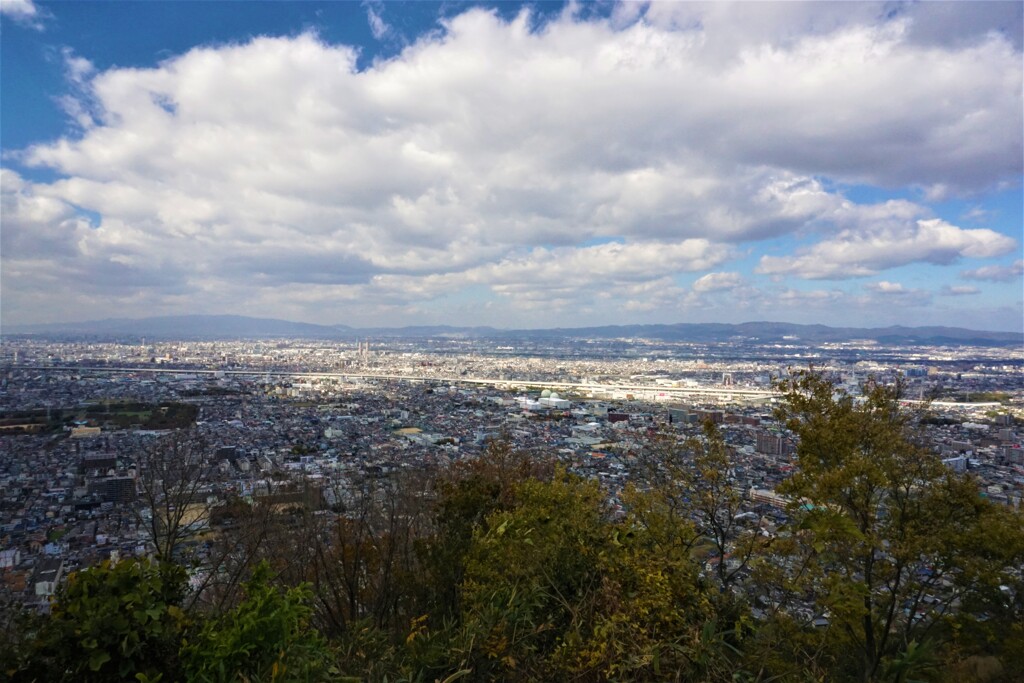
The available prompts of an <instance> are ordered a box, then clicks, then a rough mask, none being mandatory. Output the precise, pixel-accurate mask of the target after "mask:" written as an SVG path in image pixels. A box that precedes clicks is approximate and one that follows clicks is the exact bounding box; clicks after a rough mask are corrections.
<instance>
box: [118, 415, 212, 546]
mask: <svg viewBox="0 0 1024 683" xmlns="http://www.w3.org/2000/svg"><path fill="white" fill-rule="evenodd" d="M206 451H207V449H206V444H205V443H204V441H203V440H202V439H201V438H199V436H198V435H197V434H196V433H195V432H194V431H189V430H178V431H175V432H173V433H172V434H171V435H169V436H167V437H161V438H160V439H159V440H158V441H157V442H155V443H153V444H151V445H149V446H148V447H146V448H144V449H142V450H141V451H140V452H139V453H138V454H137V456H136V466H137V467H138V490H139V500H138V501H137V502H136V506H135V512H136V518H137V519H138V520H139V522H140V524H141V525H142V526H143V527H145V528H146V529H147V531H148V532H149V536H150V540H151V542H152V543H153V546H154V549H155V553H156V557H157V558H159V559H160V560H162V561H164V562H172V561H174V560H175V553H176V551H177V550H178V549H179V547H180V545H181V543H182V541H184V540H185V539H187V538H189V537H190V536H192V535H193V534H194V533H195V532H196V531H198V530H199V529H200V528H202V527H203V526H204V525H205V524H206V522H207V511H206V509H205V504H204V503H205V502H204V501H203V497H202V487H203V486H204V485H205V484H207V483H208V474H209V472H210V469H211V468H212V462H211V458H210V456H209V454H208V453H207V452H206Z"/></svg>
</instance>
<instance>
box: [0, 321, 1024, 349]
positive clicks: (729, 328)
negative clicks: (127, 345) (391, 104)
mask: <svg viewBox="0 0 1024 683" xmlns="http://www.w3.org/2000/svg"><path fill="white" fill-rule="evenodd" d="M2 333H3V334H4V335H6V336H11V335H35V336H43V337H50V338H56V337H60V338H92V339H137V338H140V337H146V338H149V339H270V338H279V339H283V338H292V339H295V338H302V339H365V338H386V337H390V338H407V339H411V338H417V337H420V338H422V337H460V338H492V339H493V338H505V339H511V338H522V339H569V338H589V339H617V338H643V339H655V340H662V341H694V342H722V341H729V340H737V339H746V340H750V341H760V342H784V341H800V342H805V343H823V342H843V341H851V340H857V339H865V340H874V341H877V342H880V343H883V344H899V345H913V344H931V345H975V346H1014V345H1018V346H1020V345H1024V334H1022V333H1019V332H984V331H979V330H968V329H964V328H960V327H903V326H893V327H875V328H859V327H828V326H826V325H797V324H794V323H773V322H749V323H740V324H726V323H678V324H674V325H606V326H602V327H575V328H572V327H567V328H554V329H533V330H529V329H526V330H502V329H496V328H493V327H452V326H448V325H436V326H414V327H371V328H354V327H349V326H347V325H315V324H312V323H297V322H290V321H287V320H276V319H272V318H250V317H246V316H240V315H180V316H161V317H154V318H141V319H129V318H111V319H107V320H93V321H89V322H79V323H54V324H45V325H17V326H14V325H11V326H7V327H6V328H5V329H4V330H2Z"/></svg>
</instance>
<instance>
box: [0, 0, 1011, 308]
mask: <svg viewBox="0 0 1024 683" xmlns="http://www.w3.org/2000/svg"><path fill="white" fill-rule="evenodd" d="M366 11H367V20H368V21H369V22H370V25H371V29H372V30H373V31H374V33H375V35H378V34H379V35H378V37H382V36H384V34H385V33H386V32H387V31H388V26H387V24H386V23H385V22H384V21H383V19H382V17H381V14H380V12H379V11H378V8H377V6H376V5H372V4H370V5H367V6H366ZM914 11H915V12H917V10H914ZM778 12H779V14H778V16H777V17H775V18H771V17H769V16H768V15H771V16H775V15H773V14H772V12H767V10H766V9H765V8H763V7H761V6H749V5H743V6H738V7H728V8H722V7H720V6H718V5H703V4H700V5H686V6H678V7H677V6H672V5H667V6H661V5H657V6H652V7H649V8H643V11H642V12H641V11H636V12H634V11H633V10H632V9H629V11H626V9H622V10H620V11H617V13H616V16H615V17H614V18H612V19H608V20H604V19H594V20H583V19H580V18H579V17H578V16H576V15H575V14H574V13H573V12H571V11H568V10H567V11H566V12H564V13H563V14H562V15H560V16H559V17H557V18H554V19H552V20H551V21H550V22H548V23H546V24H543V25H542V26H540V27H539V28H537V27H536V26H535V23H536V22H535V21H534V18H533V17H530V16H529V15H528V14H527V13H525V12H524V13H522V14H520V15H519V17H518V18H516V19H515V20H514V21H511V22H504V21H502V20H500V19H499V18H497V16H496V15H495V14H493V13H490V12H487V11H485V10H482V9H474V10H470V11H467V12H464V13H462V14H459V15H457V16H455V17H452V18H450V19H447V20H446V23H445V26H444V30H443V31H441V32H439V33H436V34H430V35H426V36H423V37H421V38H420V39H419V40H418V41H417V42H415V43H413V44H412V45H410V46H408V47H407V48H405V49H404V50H403V51H402V52H401V53H400V54H398V55H397V56H395V57H394V58H392V59H390V60H384V61H378V62H375V63H374V64H372V65H371V66H370V67H368V68H366V69H365V70H363V71H359V70H358V69H357V67H356V57H357V51H356V49H355V48H352V47H349V46H342V45H329V44H325V43H324V42H323V41H322V40H321V39H319V38H318V37H316V36H314V35H311V34H303V35H298V36H291V37H280V38H270V37H261V38H256V39H254V40H252V41H249V42H246V43H242V44H230V45H219V46H212V47H211V46H208V47H198V48H195V49H193V50H191V51H189V52H188V53H186V54H183V55H178V56H174V57H171V58H169V59H167V60H166V61H164V62H162V63H161V64H159V65H158V66H156V67H154V68H134V69H118V68H115V69H110V70H106V71H96V70H95V69H94V68H93V67H92V64H91V63H90V62H89V61H88V60H87V59H85V58H84V57H82V56H78V55H75V54H73V53H70V52H68V53H66V54H65V64H66V69H67V74H68V80H69V83H70V84H72V85H73V87H72V92H71V94H70V95H69V97H68V98H66V99H65V108H66V110H67V111H68V113H69V114H70V115H71V116H72V117H73V118H74V119H75V120H76V121H77V122H78V124H79V126H80V127H81V132H80V134H79V135H75V136H69V137H66V138H62V139H60V140H56V141H53V142H52V143H48V144H42V145H37V146H35V147H32V148H31V149H29V150H26V151H25V153H24V154H23V157H22V159H23V161H24V162H25V163H27V164H30V165H32V166H36V167H46V168H51V169H54V170H55V171H56V172H57V174H58V175H60V176H61V179H60V180H57V181H55V182H52V183H38V184H32V183H27V182H24V181H21V180H20V179H19V180H18V182H19V183H22V184H23V185H24V188H22V189H20V190H18V192H19V193H20V194H18V197H19V198H15V197H14V195H12V198H11V200H10V201H12V202H22V203H23V204H26V206H24V207H22V208H20V209H19V212H20V213H19V216H21V217H22V218H21V219H19V220H23V221H24V225H23V226H22V227H17V228H11V229H10V233H11V235H10V236H8V234H7V233H8V232H9V230H8V227H7V225H6V223H7V215H6V214H5V229H4V239H5V246H9V248H6V249H5V250H4V255H3V258H4V266H5V304H8V303H12V304H16V303H17V302H18V301H29V300H30V298H31V297H30V292H29V287H30V286H34V285H32V283H33V282H35V280H32V279H31V278H30V279H29V280H24V281H22V280H18V279H16V278H7V277H6V271H7V270H8V269H10V268H14V269H16V270H17V271H18V272H22V273H23V272H27V270H28V268H29V267H28V265H26V264H28V263H29V261H30V260H31V259H37V261H38V262H36V261H32V263H33V264H34V265H33V266H32V268H33V269H35V271H37V272H39V273H46V274H47V275H46V277H49V278H52V282H57V283H62V286H64V288H65V290H70V289H73V283H74V280H73V279H72V278H79V279H84V280H93V279H95V281H96V282H109V283H111V284H112V283H113V282H114V279H112V278H113V277H114V276H113V275H111V273H114V274H115V275H116V274H118V273H119V274H120V275H119V276H120V277H124V278H125V282H126V283H130V285H131V286H132V287H134V289H135V291H136V292H142V293H144V297H142V298H139V297H135V298H132V299H130V300H129V299H126V302H125V304H124V305H125V306H128V305H136V304H138V303H139V302H143V301H144V302H145V305H147V306H151V305H154V306H163V305H167V306H170V305H171V304H172V302H175V301H178V299H176V297H180V296H182V292H188V291H202V292H204V293H207V294H208V296H207V298H206V299H205V301H208V302H211V305H212V304H213V303H217V304H219V305H221V306H225V307H229V308H230V307H235V308H237V309H240V308H241V307H243V306H252V305H257V304H259V305H264V306H268V307H271V308H272V309H273V310H274V311H282V312H290V313H293V314H294V315H296V316H297V317H301V318H304V319H323V318H322V317H323V316H326V315H333V316H342V315H343V314H344V313H345V312H346V311H349V310H353V309H352V308H351V307H354V306H356V305H359V306H365V311H367V313H366V315H367V316H370V317H372V316H373V315H374V314H375V311H379V310H384V309H383V308H375V306H392V307H396V308H395V309H394V310H406V309H403V308H402V307H408V306H414V305H419V304H420V303H423V302H429V301H433V300H437V299H440V298H443V297H446V296H455V295H456V294H457V293H458V292H460V291H463V290H464V289H465V288H472V287H478V288H482V289H483V290H485V291H486V292H490V293H497V294H499V295H501V296H499V299H500V300H501V301H503V302H505V303H508V302H512V301H519V302H522V303H523V305H530V304H529V302H538V303H536V304H535V305H536V306H538V307H543V306H544V305H545V304H544V302H558V303H560V305H562V306H573V305H589V304H588V303H587V302H590V301H592V300H593V297H594V294H593V290H594V289H595V288H600V287H611V288H614V289H615V290H616V292H617V294H616V295H615V300H616V301H621V302H624V305H629V306H632V307H633V308H634V309H635V310H642V309H643V308H644V307H647V306H650V305H651V304H650V301H651V299H650V298H644V297H645V296H647V297H649V295H650V291H648V292H646V293H644V292H641V291H640V290H639V289H636V288H642V287H650V288H651V291H656V292H658V293H659V296H660V297H662V298H661V299H659V301H661V302H663V303H664V304H665V305H666V306H668V305H673V306H674V305H686V304H687V298H686V297H687V294H688V293H687V292H684V291H681V290H680V288H678V287H676V286H675V285H673V284H671V282H672V278H673V276H675V275H676V274H678V273H683V272H700V271H704V270H711V269H716V268H719V267H721V266H722V265H723V264H725V263H726V262H727V261H728V260H729V259H731V258H734V257H735V256H736V255H738V254H739V253H740V252H741V250H740V249H739V248H738V246H737V245H741V244H744V243H750V242H755V241H758V240H763V239H769V238H773V237H778V236H782V235H789V234H796V235H799V236H801V237H802V238H806V237H807V236H809V235H815V234H824V235H825V237H824V238H823V239H822V241H820V242H818V244H816V245H814V246H813V247H811V248H810V249H809V250H808V251H807V252H803V253H798V254H796V255H792V256H776V257H765V259H762V261H761V272H764V273H770V274H779V275H782V274H794V275H798V276H800V277H821V278H841V277H850V276H859V275H872V274H875V273H877V272H880V271H881V270H885V269H886V268H891V267H894V266H897V265H902V264H906V263H911V262H915V261H925V262H930V263H951V262H953V261H956V260H957V259H959V258H985V257H988V256H994V255H999V254H1002V253H1006V252H1007V251H1008V250H1009V249H1012V248H1013V244H1014V242H1013V240H1011V239H1010V238H1007V237H1005V236H1002V235H999V234H998V233H995V232H993V231H989V230H965V229H962V228H959V227H956V226H953V225H949V224H947V223H943V222H941V221H937V220H936V219H934V218H933V217H932V216H931V214H930V212H929V211H928V209H927V208H926V207H923V206H921V205H919V204H915V203H912V202H907V201H895V202H887V203H881V204H870V205H863V204H858V203H856V202H853V201H850V200H847V199H846V198H844V197H843V196H842V194H841V193H840V192H839V191H837V190H836V189H834V188H835V187H836V183H837V182H839V183H844V182H864V183H878V184H884V185H887V186H901V185H913V186H919V187H922V188H925V187H928V188H933V187H937V186H940V185H941V186H945V187H947V188H949V191H950V192H952V193H963V192H972V191H983V190H985V189H986V188H989V187H991V186H993V185H995V184H997V183H1000V182H1007V179H1010V180H1011V181H1014V182H1015V181H1016V180H1017V179H1019V177H1020V174H1021V172H1022V169H1021V162H1020V155H1019V149H1020V148H1021V137H1020V135H1021V133H1020V131H1021V128H1022V126H1021V89H1020V87H1019V83H1020V80H1021V64H1020V53H1019V51H1017V49H1016V47H1015V45H1014V44H1013V42H1012V40H1011V39H1008V38H1006V37H1003V36H1001V35H999V34H995V33H993V34H989V35H983V34H981V33H977V34H976V35H975V37H974V38H973V39H972V40H971V41H967V42H963V43H955V44H953V43H949V44H945V43H942V42H941V41H931V40H926V39H924V38H922V37H921V36H920V35H918V34H917V33H915V30H916V29H915V24H914V21H916V19H915V18H914V17H913V16H909V15H908V17H905V18H903V19H900V20H899V21H896V22H891V21H890V22H886V21H885V20H884V19H881V18H880V17H881V16H882V15H881V14H879V13H878V12H876V11H875V10H871V11H868V10H867V9H865V8H864V7H861V6H859V5H857V6H855V7H854V8H852V9H851V8H846V9H842V10H840V9H836V8H833V7H832V6H831V5H829V6H828V7H827V8H825V7H824V6H823V7H815V6H800V7H796V6H793V7H790V6H789V5H786V6H784V7H783V6H779V7H778ZM753 15H758V16H760V17H761V19H764V20H765V21H767V22H768V23H767V24H765V25H762V24H763V22H761V19H758V18H757V17H755V16H753ZM915 16H916V15H915ZM993 21H994V20H993ZM730 27H732V28H734V29H735V30H734V31H733V30H731V28H730ZM935 30H938V29H935ZM1015 84H1016V85H1015ZM6 189H7V188H6V187H5V192H6ZM6 196H7V195H6V194H5V201H7V200H6ZM28 204H31V207H29V206H28ZM45 206H49V207H50V209H49V210H51V211H52V212H54V213H53V215H52V216H51V215H49V214H44V213H40V212H43V211H44V208H45ZM93 212H94V213H95V214H99V216H100V222H99V224H98V225H96V226H91V227H89V226H87V227H82V225H81V224H80V223H81V222H83V221H84V222H86V223H87V221H85V218H83V216H91V215H92V213H93ZM32 216H35V217H34V218H32ZM33 221H34V223H33ZM67 221H71V223H67ZM33 231H37V232H39V233H40V234H44V235H48V234H53V235H63V236H65V237H66V238H67V240H68V241H67V244H70V245H73V247H74V249H73V250H70V251H67V256H66V257H65V260H63V261H58V260H57V259H56V257H54V258H47V256H46V255H45V254H41V253H36V252H35V251H33V250H32V247H31V245H30V240H29V239H28V238H27V237H26V236H27V235H29V234H31V233H32V232H33ZM83 231H84V232H83ZM608 240H615V241H614V242H611V243H604V244H597V245H596V246H594V244H595V242H608ZM69 249H70V247H66V250H69ZM110 264H118V266H117V267H114V266H111V265H110ZM118 268H121V270H118ZM143 271H144V272H145V274H143ZM732 276H735V277H736V280H735V282H732V281H731V280H729V279H728V278H731V277H732ZM38 277H42V275H39V276H38ZM133 277H134V278H137V279H136V280H132V278H133ZM741 277H742V276H741V275H739V274H738V273H733V272H730V273H712V274H710V275H708V276H705V278H701V279H699V280H698V281H697V283H702V284H699V285H698V284H697V283H695V285H694V288H693V292H699V291H712V290H711V289H705V290H699V289H698V287H709V288H710V287H712V286H715V285H721V286H722V287H723V290H724V287H725V286H727V285H729V286H733V287H736V288H739V289H741V288H742V285H743V282H742V280H741V279H740V278H741ZM666 278H668V279H667V280H666ZM706 278H709V279H706ZM716 278H718V279H716ZM693 292H689V293H693ZM642 294H643V296H641V295H642ZM31 296H35V294H32V295H31ZM126 296H127V295H126ZM736 296H740V294H739V293H737V294H736ZM638 297H639V298H638ZM31 300H32V301H33V304H32V306H33V307H34V308H33V310H36V311H40V313H39V315H43V311H45V310H46V308H45V307H40V304H39V303H38V301H36V299H31ZM67 301H68V300H67V299H57V298H56V297H55V298H54V299H53V301H52V303H51V304H50V306H51V308H50V309H49V310H50V311H51V313H50V314H49V315H50V316H51V317H58V316H63V315H68V314H69V313H68V310H67V305H68V304H66V302H67ZM132 302H135V304H133V303H132ZM332 302H341V303H337V304H335V303H332ZM630 302H633V303H630ZM704 303H706V302H704ZM71 305H76V306H77V305H82V302H81V301H77V300H73V303H72V304H71ZM694 305H696V304H694ZM702 305H703V304H702ZM325 306H326V307H328V308H324V307H325ZM346 306H347V307H350V308H345V307H346ZM62 307H63V308H62ZM23 310H24V307H23ZM9 311H10V307H9V306H7V305H5V317H7V316H8V312H9ZM134 312H135V313H136V314H137V313H140V312H141V310H138V311H134Z"/></svg>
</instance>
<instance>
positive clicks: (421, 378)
mask: <svg viewBox="0 0 1024 683" xmlns="http://www.w3.org/2000/svg"><path fill="white" fill-rule="evenodd" d="M7 367H9V368H11V369H13V370H29V371H63V372H81V373H109V374H135V373H149V374H162V375H216V376H227V375H243V376H257V377H294V378H299V379H343V380H396V381H406V382H443V383H448V384H477V385H485V386H493V387H498V388H505V389H515V388H520V387H521V388H523V389H530V388H539V389H553V390H555V389H557V390H562V391H567V392H568V391H572V392H581V393H584V394H616V393H621V394H632V395H633V397H634V398H638V399H649V400H657V399H659V398H660V399H662V400H664V399H665V398H675V397H679V398H682V397H694V396H697V397H706V398H716V399H720V400H722V399H724V400H726V401H753V400H764V399H769V398H772V397H775V396H778V395H779V394H778V392H775V391H770V390H765V389H745V388H740V387H723V386H718V387H714V386H702V387H695V386H687V387H664V386H651V385H649V384H600V383H595V382H552V381H546V380H537V381H533V380H518V379H502V378H488V377H439V376H430V375H383V374H368V373H358V372H301V371H284V370H257V369H247V370H213V369H200V370H192V369H180V368H144V367H139V368H133V367H106V366H104V367H97V366H80V365H10V366H7Z"/></svg>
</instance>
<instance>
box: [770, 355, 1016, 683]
mask: <svg viewBox="0 0 1024 683" xmlns="http://www.w3.org/2000/svg"><path fill="white" fill-rule="evenodd" d="M782 388H783V390H784V402H783V404H782V406H781V407H780V409H779V411H778V416H779V418H780V419H781V420H783V421H784V422H785V424H786V426H787V427H788V428H789V429H791V430H792V431H793V432H794V433H795V434H796V435H797V436H798V437H799V440H800V441H799V446H798V450H797V458H798V470H797V472H796V473H795V474H794V475H793V477H791V478H790V479H789V480H787V481H786V482H785V483H784V484H783V486H781V487H780V489H779V490H780V492H782V493H784V494H787V495H789V496H791V498H792V500H793V503H792V505H791V509H790V512H791V514H792V516H793V525H792V531H793V539H794V540H795V541H796V542H792V543H790V544H789V550H790V553H789V556H788V557H783V556H782V555H781V553H779V551H781V546H780V548H779V549H777V550H776V552H777V553H779V554H776V556H775V557H773V558H771V562H772V564H773V565H774V567H773V568H774V569H776V570H777V576H776V578H783V579H785V580H786V581H788V584H785V585H784V584H780V586H779V588H787V589H789V590H788V591H786V592H788V593H789V596H788V597H790V598H791V599H792V601H791V602H790V603H788V607H789V608H790V609H789V612H788V613H789V614H795V613H797V612H798V611H799V609H798V608H799V606H800V604H802V605H803V606H804V607H805V608H806V609H813V610H815V611H816V612H818V613H820V614H822V615H823V617H824V619H825V620H826V621H827V623H828V625H827V627H824V628H821V629H819V630H818V631H817V632H815V635H814V638H811V639H810V640H807V641H805V643H804V644H805V646H806V651H812V650H813V651H816V652H818V653H820V654H821V655H822V659H821V661H825V660H830V661H832V662H833V663H834V666H833V668H832V670H831V672H830V676H829V677H830V679H831V680H859V681H877V680H907V676H911V675H913V674H914V673H920V672H925V671H927V670H928V669H929V668H931V667H932V665H934V664H935V663H936V662H935V658H934V657H928V656H926V655H927V653H928V652H929V651H931V652H934V651H935V650H934V648H931V646H932V645H934V643H935V642H937V641H938V640H939V639H944V638H945V637H946V635H947V634H946V630H947V629H949V628H951V627H952V628H955V627H956V624H957V623H958V622H962V621H963V620H965V619H969V618H970V616H971V613H972V612H976V611H977V610H983V609H984V605H985V604H988V603H992V602H993V601H994V600H997V599H998V598H997V593H998V592H999V588H998V587H999V585H1006V584H1008V583H1012V581H1013V580H1014V571H1013V570H1014V568H1015V567H1019V566H1020V562H1021V560H1022V559H1024V532H1022V526H1021V524H1020V519H1019V517H1015V516H1014V515H1013V514H1012V513H1010V512H1009V511H1008V510H1007V509H1005V508H1000V507H997V506H994V505H992V504H990V503H989V502H987V501H986V500H984V499H982V498H980V497H979V494H978V489H977V484H976V483H975V482H974V481H973V480H971V479H970V478H969V477H967V476H962V475H958V474H956V473H954V472H952V471H951V470H949V469H948V468H946V467H945V466H944V465H943V464H942V463H941V462H940V461H939V459H938V458H937V457H936V456H935V455H934V454H933V453H931V452H930V451H929V450H928V449H927V448H925V447H924V446H922V445H921V444H919V443H918V442H917V440H916V438H915V431H914V430H915V425H916V421H915V419H916V416H915V415H914V414H913V413H911V412H909V411H907V410H904V409H902V408H901V406H900V399H901V396H902V386H901V385H900V384H899V383H897V384H895V385H892V386H883V385H881V384H875V383H869V384H868V385H866V386H865V388H864V395H863V396H862V397H860V398H855V397H853V396H850V395H848V394H846V393H845V392H843V391H841V390H839V389H838V388H837V387H836V386H834V385H833V383H832V382H830V381H829V380H828V379H826V378H825V377H824V376H822V375H821V374H819V373H815V372H799V373H796V374H795V375H794V376H793V377H792V379H791V380H790V381H789V382H787V383H785V384H784V385H783V387H782ZM780 569H781V571H778V570H780ZM780 595H781V593H775V594H773V597H776V598H777V597H780ZM780 614H781V613H780Z"/></svg>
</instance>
